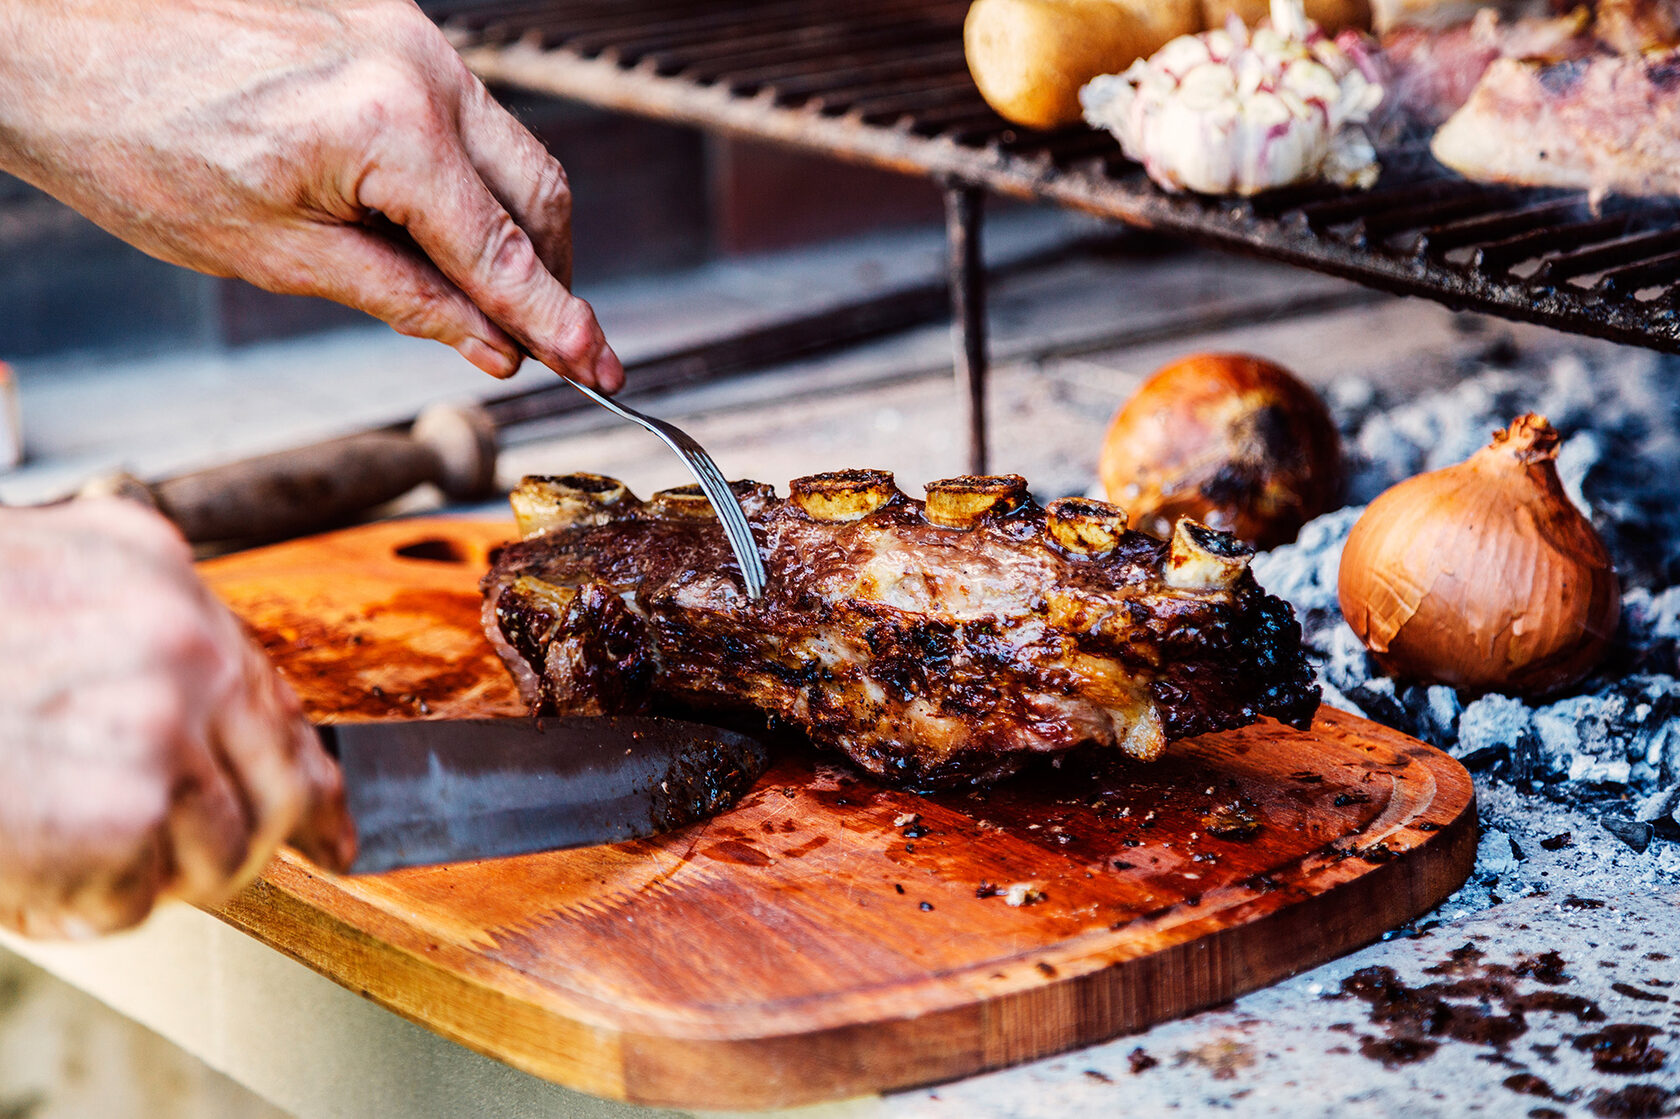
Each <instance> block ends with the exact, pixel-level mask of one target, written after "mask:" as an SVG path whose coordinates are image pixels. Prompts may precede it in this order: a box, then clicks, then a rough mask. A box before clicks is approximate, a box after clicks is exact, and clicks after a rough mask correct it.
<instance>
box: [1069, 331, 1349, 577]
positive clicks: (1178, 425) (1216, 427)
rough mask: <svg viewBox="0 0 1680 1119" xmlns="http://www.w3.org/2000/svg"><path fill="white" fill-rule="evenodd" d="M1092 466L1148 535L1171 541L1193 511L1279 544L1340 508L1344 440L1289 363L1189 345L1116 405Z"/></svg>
mask: <svg viewBox="0 0 1680 1119" xmlns="http://www.w3.org/2000/svg"><path fill="white" fill-rule="evenodd" d="M1097 471H1098V475H1099V476H1100V477H1101V478H1102V483H1103V488H1104V490H1106V491H1107V493H1108V499H1109V500H1110V501H1112V502H1114V503H1115V504H1116V505H1119V506H1121V507H1122V508H1123V509H1125V510H1126V515H1127V516H1128V517H1129V518H1130V519H1131V523H1132V525H1133V527H1135V528H1139V529H1142V530H1143V531H1144V532H1149V533H1153V534H1154V535H1156V536H1159V537H1161V538H1162V539H1167V538H1168V537H1170V536H1172V531H1173V525H1174V524H1176V523H1177V522H1178V519H1179V518H1180V517H1189V518H1190V519H1191V520H1195V521H1201V522H1202V523H1204V524H1206V525H1209V526H1211V527H1213V528H1216V529H1218V530H1219V531H1221V532H1228V533H1230V534H1231V535H1232V536H1235V537H1237V538H1238V539H1239V540H1244V541H1247V542H1248V543H1249V544H1252V545H1254V546H1255V547H1257V548H1274V547H1276V546H1277V545H1279V544H1287V543H1289V542H1290V541H1291V540H1293V539H1295V534H1296V533H1297V532H1299V531H1300V529H1301V526H1302V525H1304V524H1306V523H1307V522H1308V521H1310V520H1312V519H1313V518H1314V517H1316V516H1318V515H1319V514H1321V513H1327V512H1329V511H1330V510H1331V509H1333V508H1335V507H1336V501H1337V498H1338V497H1339V496H1340V495H1341V490H1342V447H1341V440H1340V438H1339V437H1338V436H1337V434H1336V425H1335V423H1334V422H1333V421H1332V420H1331V419H1330V413H1329V411H1328V410H1327V409H1326V408H1325V407H1324V402H1323V401H1322V400H1320V399H1319V398H1318V395H1317V394H1316V393H1314V392H1313V390H1312V389H1311V388H1309V387H1307V385H1305V384H1303V383H1302V382H1301V381H1300V380H1299V379H1297V378H1296V377H1295V376H1294V375H1293V374H1291V373H1290V372H1289V371H1288V370H1286V369H1284V368H1283V367H1281V366H1278V365H1273V364H1272V363H1271V362H1269V361H1262V360H1261V359H1259V358H1255V357H1247V356H1245V355H1243V354H1194V355H1192V356H1190V357H1187V358H1183V359H1181V360H1179V361H1175V362H1172V363H1171V364H1169V365H1165V366H1163V367H1162V368H1160V369H1159V370H1157V371H1156V372H1155V373H1154V374H1153V375H1152V376H1151V377H1150V378H1149V380H1147V381H1145V382H1144V383H1143V385H1142V386H1141V387H1139V389H1138V391H1137V392H1136V393H1134V394H1133V395H1132V398H1131V399H1130V400H1128V401H1127V402H1126V403H1125V405H1124V406H1123V407H1122V408H1121V409H1120V411H1119V412H1118V413H1116V414H1115V417H1114V419H1113V421H1112V422H1111V423H1110V424H1109V428H1108V434H1107V435H1106V436H1105V437H1104V438H1103V447H1102V456H1101V459H1100V461H1099V463H1098V467H1097Z"/></svg>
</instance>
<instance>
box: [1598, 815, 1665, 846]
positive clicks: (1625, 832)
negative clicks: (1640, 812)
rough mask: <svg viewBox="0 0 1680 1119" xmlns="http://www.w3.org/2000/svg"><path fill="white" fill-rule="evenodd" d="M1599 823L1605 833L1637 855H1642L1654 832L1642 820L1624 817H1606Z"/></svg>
mask: <svg viewBox="0 0 1680 1119" xmlns="http://www.w3.org/2000/svg"><path fill="white" fill-rule="evenodd" d="M1601 822H1602V823H1603V824H1604V830H1605V831H1607V832H1609V833H1610V834H1611V835H1613V836H1615V837H1616V838H1617V839H1619V840H1621V841H1622V842H1623V843H1626V844H1627V845H1628V846H1629V847H1631V848H1633V850H1634V851H1635V853H1638V854H1644V852H1645V848H1647V847H1649V846H1650V845H1651V835H1652V833H1653V832H1654V831H1655V830H1656V829H1655V828H1653V827H1651V825H1650V824H1647V823H1646V822H1645V821H1644V820H1633V819H1629V818H1628V817H1626V816H1606V817H1604V819H1603V820H1602V821H1601Z"/></svg>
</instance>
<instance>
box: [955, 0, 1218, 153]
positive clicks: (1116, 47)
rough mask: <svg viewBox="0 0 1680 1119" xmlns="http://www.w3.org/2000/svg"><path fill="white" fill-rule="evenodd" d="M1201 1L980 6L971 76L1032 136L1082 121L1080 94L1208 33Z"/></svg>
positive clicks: (1002, 1) (968, 27)
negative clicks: (1102, 77) (1183, 39)
mask: <svg viewBox="0 0 1680 1119" xmlns="http://www.w3.org/2000/svg"><path fill="white" fill-rule="evenodd" d="M1201 5H1202V0H975V2H974V6H973V7H971V8H969V9H968V19H967V21H966V22H965V23H964V24H963V48H964V51H965V52H966V54H967V56H968V70H969V73H971V74H973V75H974V84H975V85H977V86H979V87H980V95H981V96H982V97H984V98H985V99H986V103H987V104H989V105H990V106H991V107H992V108H994V109H996V110H997V111H998V113H999V114H1000V115H1001V116H1003V117H1005V118H1007V119H1009V120H1012V121H1014V122H1015V123H1016V124H1024V125H1026V126H1028V127H1029V128H1055V127H1057V126H1059V125H1064V124H1071V123H1073V122H1074V121H1077V120H1078V119H1079V115H1080V114H1079V87H1080V86H1082V85H1084V84H1085V83H1086V82H1088V81H1090V80H1091V79H1092V78H1094V77H1096V76H1097V75H1098V74H1115V73H1119V72H1120V71H1121V70H1124V69H1125V68H1126V67H1128V66H1130V65H1131V64H1132V62H1133V61H1135V60H1136V59H1138V58H1145V57H1148V56H1149V55H1151V54H1154V53H1155V52H1156V51H1157V50H1159V49H1160V48H1161V46H1162V45H1163V44H1165V43H1166V42H1167V41H1168V40H1170V39H1175V38H1177V37H1178V36H1180V35H1187V34H1193V33H1195V32H1197V31H1199V30H1201V27H1202V7H1201Z"/></svg>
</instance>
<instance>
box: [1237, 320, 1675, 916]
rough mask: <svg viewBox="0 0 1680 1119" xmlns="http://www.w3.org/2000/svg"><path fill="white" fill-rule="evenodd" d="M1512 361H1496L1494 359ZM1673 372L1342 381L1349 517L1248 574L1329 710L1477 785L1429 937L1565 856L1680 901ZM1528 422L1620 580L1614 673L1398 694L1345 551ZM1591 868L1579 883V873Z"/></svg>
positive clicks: (1538, 883) (1561, 363) (1609, 359)
mask: <svg viewBox="0 0 1680 1119" xmlns="http://www.w3.org/2000/svg"><path fill="white" fill-rule="evenodd" d="M1502 358H1503V360H1501V359H1502ZM1677 384H1680V359H1677V358H1671V357H1662V356H1658V355H1654V354H1648V353H1642V352H1636V351H1628V350H1620V351H1612V352H1611V353H1610V354H1609V355H1608V356H1603V355H1599V356H1591V355H1589V356H1582V355H1579V354H1566V355H1562V356H1555V355H1554V356H1549V357H1546V358H1530V359H1526V360H1525V359H1521V358H1517V357H1515V356H1514V355H1498V354H1496V355H1494V356H1493V357H1491V358H1484V359H1480V360H1478V362H1477V364H1476V366H1475V367H1474V368H1471V369H1468V370H1466V375H1465V377H1464V378H1463V379H1462V380H1461V381H1459V382H1458V383H1457V384H1456V385H1454V386H1453V387H1451V388H1449V389H1444V390H1441V391H1438V392H1434V393H1430V394H1425V395H1421V396H1407V397H1405V398H1395V399H1388V398H1385V395H1384V393H1383V392H1382V391H1381V390H1380V389H1377V388H1374V387H1373V386H1371V385H1370V384H1368V383H1365V382H1362V381H1343V382H1338V383H1337V385H1336V388H1335V390H1334V391H1333V392H1332V393H1331V394H1330V400H1329V403H1330V405H1331V408H1332V411H1333V412H1334V413H1335V415H1336V417H1337V421H1338V423H1339V424H1340V426H1341V429H1342V436H1343V439H1344V441H1345V450H1346V454H1347V456H1348V459H1349V466H1350V482H1349V487H1348V494H1347V499H1348V501H1349V502H1350V504H1349V505H1348V506H1347V507H1345V508H1343V509H1341V510H1338V511H1337V512H1334V513H1331V514H1328V515H1326V516H1324V517H1320V518H1319V519H1318V520H1316V521H1314V522H1312V523H1311V524H1309V525H1307V526H1306V528H1305V529H1304V530H1303V531H1302V533H1301V536H1300V539H1299V540H1298V541H1297V542H1296V543H1294V544H1292V545H1289V546H1287V547H1283V548H1279V549H1277V550H1276V551H1274V552H1271V553H1269V554H1266V555H1262V556H1259V557H1257V559H1256V561H1255V564H1254V570H1255V574H1256V575H1257V576H1258V577H1259V579H1260V581H1261V582H1262V583H1263V584H1264V585H1265V586H1266V587H1267V588H1268V589H1270V590H1271V591H1272V592H1274V593H1276V594H1279V595H1281V596H1282V597H1284V598H1286V599H1288V600H1289V601H1290V602H1292V603H1293V604H1294V606H1295V609H1296V610H1297V612H1298V613H1299V614H1300V616H1301V621H1302V626H1303V630H1304V633H1305V640H1306V643H1307V645H1308V646H1309V647H1310V649H1311V650H1312V651H1313V652H1314V653H1315V654H1316V659H1317V661H1318V663H1319V665H1320V677H1321V680H1322V682H1323V684H1324V689H1325V700H1326V702H1328V703H1330V704H1332V705H1333V706H1336V707H1341V708H1344V709H1346V710H1349V711H1354V712H1356V713H1359V714H1362V715H1365V716H1367V717H1369V718H1371V719H1375V720H1377V721H1378V722H1382V723H1385V724H1387V725H1389V726H1393V727H1396V728H1398V729H1400V730H1403V731H1405V732H1407V733H1409V734H1412V735H1415V736H1417V737H1418V738H1421V739H1423V740H1424V741H1426V742H1430V743H1433V744H1435V745H1436V746H1439V747H1441V748H1442V749H1445V750H1447V751H1448V752H1450V753H1451V754H1452V755H1453V756H1454V757H1457V758H1459V759H1460V760H1461V761H1462V762H1463V763H1464V764H1465V766H1466V767H1468V768H1469V769H1470V770H1471V771H1472V773H1474V774H1475V775H1476V781H1477V786H1478V792H1479V794H1480V798H1481V805H1482V823H1483V827H1484V837H1483V841H1482V847H1481V858H1480V860H1479V862H1478V866H1477V872H1476V874H1475V876H1474V877H1473V878H1472V880H1471V883H1470V884H1469V885H1468V886H1467V887H1466V889H1465V890H1463V891H1461V892H1460V893H1459V895H1457V896H1455V897H1454V898H1453V900H1452V901H1450V902H1449V903H1448V904H1447V905H1446V906H1444V907H1443V910H1442V911H1441V912H1438V913H1437V914H1436V915H1435V919H1447V918H1451V917H1452V916H1455V915H1459V914H1463V913H1465V912H1469V911H1474V910H1476V909H1480V908H1483V907H1485V906H1486V905H1488V904H1490V903H1493V902H1496V901H1498V900H1500V899H1501V897H1510V896H1514V895H1515V894H1517V893H1528V892H1533V891H1545V890H1546V889H1547V885H1546V883H1545V882H1544V881H1542V879H1541V877H1540V876H1539V872H1538V870H1537V869H1534V868H1536V867H1538V866H1539V865H1540V864H1541V863H1542V862H1551V861H1552V860H1551V859H1545V860H1535V859H1532V858H1531V857H1530V856H1531V854H1534V853H1536V849H1537V846H1538V845H1539V844H1540V843H1542V842H1543V843H1545V844H1546V847H1545V848H1544V850H1546V851H1558V850H1564V849H1566V850H1567V851H1568V853H1569V854H1571V855H1573V856H1575V857H1574V858H1572V859H1570V860H1568V861H1570V862H1575V861H1577V860H1584V864H1585V865H1591V864H1592V863H1593V862H1594V861H1595V860H1602V861H1603V862H1602V864H1601V865H1604V866H1605V867H1606V869H1608V866H1609V863H1611V862H1613V863H1614V864H1615V865H1616V866H1617V869H1619V870H1623V871H1628V872H1631V873H1632V876H1633V880H1634V882H1635V883H1639V884H1645V885H1649V886H1650V887H1652V888H1654V889H1672V888H1673V887H1674V885H1675V884H1677V883H1680V675H1677V673H1680V393H1677V392H1676V391H1675V386H1676V385H1677ZM1528 411H1533V412H1539V413H1541V414H1543V415H1545V416H1547V417H1548V418H1549V419H1550V420H1551V421H1552V423H1553V425H1554V426H1556V427H1557V428H1558V430H1559V431H1560V432H1561V433H1562V435H1563V437H1564V443H1563V446H1562V449H1561V452H1560V454H1559V457H1558V467H1559V473H1560V474H1561V475H1562V477H1563V480H1564V484H1565V486H1566V488H1567V489H1568V490H1569V492H1570V495H1571V497H1572V498H1573V499H1574V500H1575V501H1576V503H1577V504H1579V505H1580V506H1581V507H1582V508H1583V509H1584V510H1585V511H1586V512H1587V513H1588V515H1590V516H1591V517H1592V519H1593V522H1594V524H1595V525H1597V527H1598V529H1599V532H1600V533H1601V534H1602V535H1603V536H1604V539H1605V542H1606V543H1607V544H1608V545H1609V546H1610V550H1611V553H1612V555H1613V556H1614V557H1615V561H1616V568H1617V571H1618V573H1619V575H1620V577H1621V580H1622V588H1623V594H1622V620H1621V627H1620V631H1619V633H1618V634H1617V637H1616V641H1615V643H1614V645H1613V647H1612V650H1611V652H1610V654H1609V655H1608V657H1607V658H1606V660H1605V662H1604V663H1603V664H1602V665H1601V666H1600V667H1599V669H1598V670H1597V671H1596V672H1595V673H1594V674H1593V675H1592V676H1591V677H1589V678H1588V679H1587V680H1584V681H1582V682H1581V683H1580V684H1578V685H1575V686H1574V687H1572V688H1570V689H1568V690H1567V691H1566V692H1564V693H1561V694H1558V695H1554V696H1550V697H1547V698H1546V699H1545V700H1543V701H1539V702H1534V703H1525V702H1524V701H1523V700H1521V699H1518V698H1515V697H1512V696H1507V695H1499V694H1488V695H1480V696H1475V695H1466V694H1460V693H1457V692H1455V691H1454V690H1453V689H1451V688H1447V687H1442V686H1439V685H1436V686H1430V687H1426V686H1421V685H1415V684H1407V683H1403V682H1399V681H1396V680H1393V679H1391V678H1389V677H1387V676H1385V675H1383V674H1382V672H1381V671H1380V670H1379V669H1378V668H1377V666H1376V664H1375V663H1374V662H1373V661H1372V660H1371V658H1370V657H1369V656H1368V655H1367V654H1366V652H1365V649H1364V647H1363V645H1361V643H1360V642H1359V640H1358V638H1356V637H1355V636H1354V634H1353V631H1352V630H1350V629H1349V628H1348V626H1347V624H1346V622H1344V621H1343V620H1342V616H1341V611H1340V609H1339V608H1338V606H1337V602H1336V575H1337V568H1338V565H1339V563H1340V560H1341V552H1342V545H1343V543H1344V542H1345V541H1346V539H1347V534H1348V531H1349V530H1350V529H1351V528H1352V526H1353V523H1354V522H1355V521H1356V520H1357V519H1358V518H1359V515H1360V513H1361V512H1363V510H1364V505H1365V503H1366V502H1368V501H1370V500H1371V499H1372V498H1373V497H1375V496H1376V495H1377V494H1378V493H1381V492H1382V491H1383V490H1384V489H1385V488H1387V487H1388V486H1390V485H1392V484H1393V483H1395V482H1397V481H1400V480H1401V479H1403V478H1406V477H1408V476H1410V475H1412V474H1416V473H1419V472H1422V471H1426V470H1434V469H1436V468H1439V467H1443V466H1448V465H1451V464H1452V463H1455V462H1459V461H1462V460H1463V459H1465V458H1467V457H1468V456H1469V455H1470V454H1471V453H1472V452H1474V451H1475V450H1476V449H1477V448H1479V447H1481V446H1483V445H1485V444H1486V443H1487V442H1488V438H1489V436H1490V435H1491V434H1492V432H1493V431H1494V430H1495V429H1497V428H1501V427H1504V426H1505V425H1506V424H1508V423H1509V422H1510V421H1511V420H1512V419H1513V418H1514V417H1516V416H1518V415H1520V414H1522V413H1524V412H1528ZM1585 865H1583V868H1582V869H1585Z"/></svg>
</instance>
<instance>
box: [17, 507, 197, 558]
mask: <svg viewBox="0 0 1680 1119" xmlns="http://www.w3.org/2000/svg"><path fill="white" fill-rule="evenodd" d="M37 515H39V516H42V517H47V518H51V519H52V522H53V523H54V524H55V525H56V526H58V527H59V528H61V529H65V528H86V529H91V530H96V531H98V532H99V533H100V534H101V535H102V536H104V537H108V538H111V539H113V540H120V541H122V542H124V543H126V544H129V545H131V546H133V547H136V548H139V549H141V550H142V551H143V552H145V553H146V554H148V555H150V556H153V557H156V558H158V559H162V560H165V561H168V562H170V563H173V564H178V565H180V566H182V567H185V566H186V565H188V564H190V563H191V562H192V547H191V546H190V545H189V544H188V543H187V541H186V538H185V537H183V536H182V535H181V531H180V529H178V528H176V527H175V525H174V524H173V523H171V522H170V521H169V519H168V518H167V517H165V516H164V515H163V514H162V513H159V512H157V511H156V510H154V509H148V508H146V507H145V506H144V505H141V504H140V503H139V502H135V501H127V500H124V499H122V498H117V497H84V498H78V499H76V500H75V501H71V502H68V503H67V504H64V505H55V506H50V507H47V508H45V509H42V510H40V511H39V512H38V513H37Z"/></svg>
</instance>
